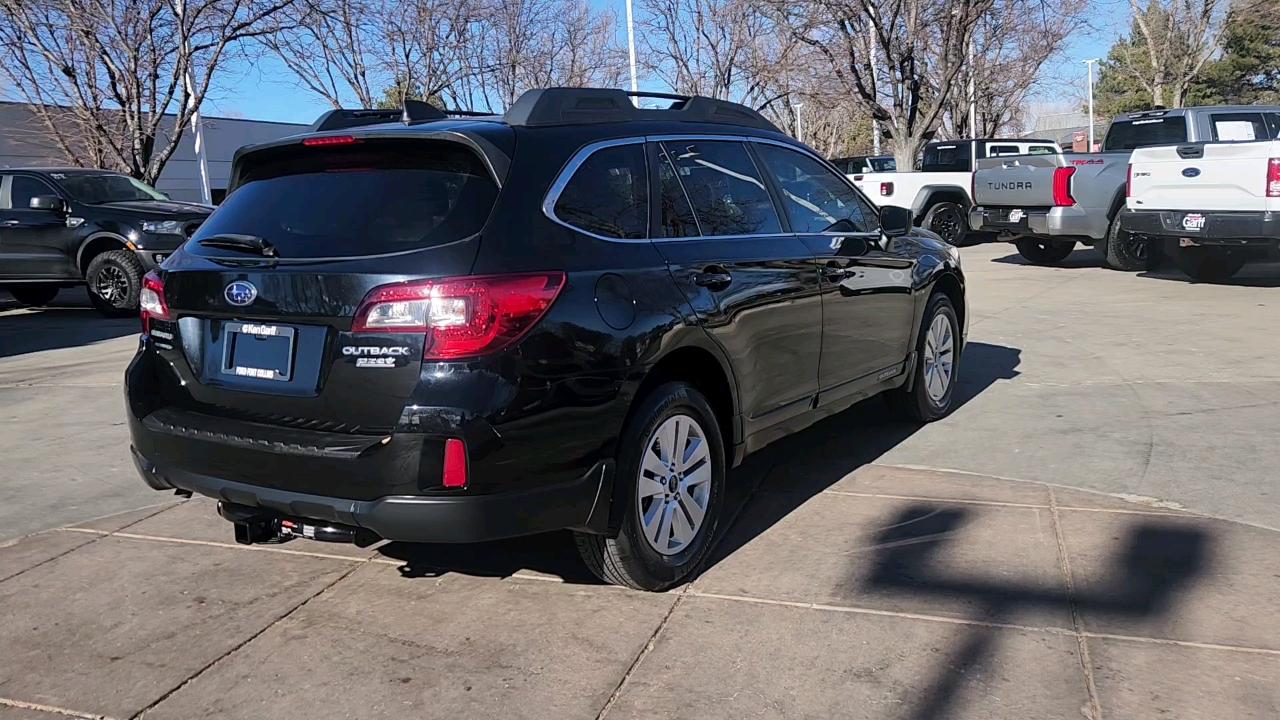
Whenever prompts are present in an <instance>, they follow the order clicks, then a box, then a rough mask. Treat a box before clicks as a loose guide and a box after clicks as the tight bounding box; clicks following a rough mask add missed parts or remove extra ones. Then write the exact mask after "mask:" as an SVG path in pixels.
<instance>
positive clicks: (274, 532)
mask: <svg viewBox="0 0 1280 720" xmlns="http://www.w3.org/2000/svg"><path fill="white" fill-rule="evenodd" d="M218 514H219V515H221V516H222V517H224V518H226V519H227V520H230V521H231V524H232V526H233V527H234V528H235V537H236V542H237V543H240V544H241V545H256V544H278V543H284V542H289V541H290V540H292V539H294V538H306V539H308V540H319V541H321V542H335V543H352V544H354V545H356V546H357V547H369V546H370V545H373V544H374V543H377V542H378V541H379V540H381V538H379V537H378V536H377V534H375V533H374V532H373V531H371V530H366V529H364V528H358V527H351V526H350V525H341V524H338V523H317V522H314V521H309V520H303V519H300V518H289V517H281V516H279V515H275V514H273V513H271V512H269V511H264V510H262V509H261V508H253V507H247V506H244V505H235V504H233V503H227V502H220V503H218Z"/></svg>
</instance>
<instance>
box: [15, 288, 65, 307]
mask: <svg viewBox="0 0 1280 720" xmlns="http://www.w3.org/2000/svg"><path fill="white" fill-rule="evenodd" d="M6 289H7V290H8V291H9V294H10V295H12V296H13V299H14V300H17V301H18V304H19V305H21V306H23V307H44V306H45V305H48V304H49V303H51V302H53V299H54V298H56V297H58V286H57V285H10V286H9V287H8V288H6Z"/></svg>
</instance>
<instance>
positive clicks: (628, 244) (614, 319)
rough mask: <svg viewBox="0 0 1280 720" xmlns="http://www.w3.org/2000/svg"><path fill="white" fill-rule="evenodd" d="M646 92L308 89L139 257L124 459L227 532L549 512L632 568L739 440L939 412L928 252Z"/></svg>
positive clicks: (652, 580)
mask: <svg viewBox="0 0 1280 720" xmlns="http://www.w3.org/2000/svg"><path fill="white" fill-rule="evenodd" d="M668 99H669V100H672V101H673V102H672V104H671V106H670V107H669V108H667V109H661V110H654V109H641V108H638V107H636V106H635V105H634V104H633V102H632V99H631V98H630V97H629V96H628V93H624V92H622V91H620V90H602V89H547V90H538V91H531V92H528V93H526V94H525V95H523V96H522V97H521V98H520V99H519V100H518V101H517V102H516V103H515V104H514V105H513V106H512V108H511V109H510V110H509V111H508V112H507V113H506V114H505V115H502V116H483V117H472V116H464V117H456V118H455V117H449V116H448V115H447V114H446V113H443V112H441V111H439V110H437V109H435V108H434V107H431V106H429V105H425V104H421V103H410V104H408V106H407V107H406V108H405V109H404V110H403V111H396V112H394V113H391V112H388V111H365V110H360V111H350V110H346V111H343V110H335V111H332V112H330V113H328V114H326V115H325V116H323V117H322V118H321V119H320V120H318V121H317V122H316V124H315V125H314V126H313V127H312V128H311V129H310V131H309V132H307V133H305V134H303V135H300V136H297V137H292V138H286V139H283V140H279V141H275V142H271V143H267V144H263V145H255V146H251V147H246V148H243V149H241V150H240V151H239V152H237V153H236V156H235V160H234V166H233V170H232V177H231V188H232V190H231V192H230V193H229V195H228V197H227V199H226V201H225V202H224V203H223V204H222V205H221V207H219V208H218V210H217V211H216V212H215V213H214V214H213V215H212V216H211V217H210V218H209V219H208V220H207V221H206V222H205V223H204V224H203V225H202V226H201V227H200V229H199V230H198V231H197V232H196V233H195V235H194V236H193V237H192V238H191V239H190V240H188V241H187V243H186V244H185V245H184V246H183V247H182V248H181V249H180V250H179V251H178V252H176V253H175V254H174V255H173V256H171V257H170V258H169V259H168V260H167V261H166V262H165V263H164V265H163V266H162V268H161V269H160V271H159V272H157V273H152V274H150V275H148V277H147V278H146V280H145V284H144V288H143V293H142V315H143V335H142V337H141V343H140V347H139V351H138V354H137V356H136V357H135V358H134V360H133V362H132V364H131V365H130V366H129V369H128V373H127V378H126V381H127V393H128V412H129V424H130V430H131V432H132V436H133V457H134V460H135V462H136V463H137V466H138V469H139V471H140V472H141V474H142V477H143V478H144V479H145V480H146V482H147V483H148V484H149V485H151V486H152V487H154V488H156V489H177V490H178V491H179V492H180V493H183V494H185V493H187V492H196V493H201V494H204V495H208V496H210V497H214V498H217V499H218V500H220V501H221V502H220V503H219V512H220V514H221V515H222V516H223V517H225V518H227V519H228V520H231V521H232V522H233V523H235V536H236V539H237V540H238V541H240V542H245V543H253V542H267V541H279V540H280V539H282V538H288V537H295V536H300V537H308V538H315V539H320V540H334V541H350V542H356V543H360V544H365V543H371V542H375V541H377V540H379V539H388V540H398V541H409V542H442V543H466V542H476V541H482V540H489V539H496V538H504V537H511V536H516V535H524V534H530V533H537V532H543V531H550V530H559V529H566V528H567V529H570V530H572V531H573V532H574V534H575V536H576V537H577V542H578V546H579V548H580V550H581V553H582V556H583V558H584V559H585V561H586V563H587V564H588V565H589V566H590V567H591V568H592V569H593V570H594V571H595V572H596V573H597V574H599V575H600V577H602V578H604V579H605V580H608V581H611V582H614V583H620V584H624V585H629V586H632V587H636V588H642V589H648V590H660V589H663V588H667V587H670V586H671V585H673V584H675V583H678V582H680V581H681V580H682V579H684V578H686V577H688V576H689V575H690V573H692V572H693V571H695V569H696V568H697V567H698V565H699V562H700V561H701V560H702V559H703V557H704V556H705V554H706V552H707V550H708V547H709V544H710V541H711V539H712V536H713V534H714V531H715V529H716V522H717V518H718V516H719V514H720V510H721V504H722V497H723V493H724V484H725V471H726V470H727V469H728V468H729V467H732V466H734V465H736V464H737V463H739V462H740V461H741V460H742V458H743V457H744V456H745V455H747V454H748V453H750V452H753V451H755V450H758V449H760V448H761V447H763V446H764V445H766V444H767V443H769V442H771V441H773V440H776V439H778V438H781V437H783V436H785V435H788V434H790V433H793V432H796V431H797V430H799V429H801V428H803V427H805V426H807V425H809V424H811V423H813V422H814V421H816V420H817V419H819V418H821V417H824V416H827V415H830V414H832V413H836V412H840V411H841V410H843V409H845V408H847V407H848V406H850V405H851V404H853V403H854V402H857V401H859V400H862V399H864V398H867V397H869V396H872V395H875V394H877V393H880V392H888V393H889V395H890V398H891V400H892V404H893V405H894V406H895V407H897V408H899V409H900V410H901V411H902V412H904V413H905V414H906V415H907V416H909V417H910V418H914V419H915V420H916V421H929V420H934V419H936V418H939V417H942V416H943V415H945V414H946V413H947V412H948V411H949V410H950V409H951V406H952V401H953V393H954V391H955V379H956V372H957V368H958V361H959V357H960V353H961V350H962V348H963V346H964V337H965V328H966V327H967V324H966V313H965V309H966V303H965V291H964V277H963V275H962V273H961V270H960V265H959V260H958V255H957V252H956V251H955V250H954V249H952V248H949V247H947V246H946V245H945V244H943V243H941V242H940V241H939V240H938V239H937V238H936V237H935V236H932V235H930V234H929V233H927V232H924V231H920V230H913V229H912V228H911V226H910V218H909V215H908V214H907V212H906V211H904V210H900V209H898V208H892V207H886V208H883V209H881V210H879V211H878V212H877V211H876V210H875V208H874V206H872V205H871V204H870V203H869V202H868V201H867V200H866V199H865V198H864V197H863V196H862V195H861V194H860V193H859V192H858V190H857V189H856V188H854V187H853V186H852V185H850V184H849V182H848V181H847V180H846V179H845V178H844V176H843V175H841V174H840V173H839V172H837V171H836V170H835V169H834V168H833V167H831V166H830V164H828V163H827V162H826V161H825V160H823V159H822V158H821V157H819V156H818V155H817V154H815V153H814V152H813V151H811V150H810V149H809V148H807V147H806V146H804V145H802V144H800V143H798V142H796V141H795V140H793V139H791V138H789V137H787V136H785V135H783V134H782V133H781V132H779V131H778V130H777V128H775V127H774V126H773V125H772V124H770V123H769V122H768V121H767V120H766V119H765V118H763V117H762V116H761V115H760V114H758V113H757V112H755V111H753V110H750V109H748V108H745V107H743V106H740V105H736V104H732V103H727V102H719V101H715V100H710V99H707V98H703V97H679V98H674V97H668Z"/></svg>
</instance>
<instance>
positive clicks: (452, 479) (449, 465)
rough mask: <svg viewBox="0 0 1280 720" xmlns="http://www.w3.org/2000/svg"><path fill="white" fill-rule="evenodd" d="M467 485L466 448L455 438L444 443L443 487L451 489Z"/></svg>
mask: <svg viewBox="0 0 1280 720" xmlns="http://www.w3.org/2000/svg"><path fill="white" fill-rule="evenodd" d="M466 485H467V446H466V445H463V444H462V441H461V440H459V439H457V438H449V439H448V440H445V441H444V486H445V487H451V488H460V487H466Z"/></svg>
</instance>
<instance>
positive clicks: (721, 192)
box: [650, 139, 822, 436]
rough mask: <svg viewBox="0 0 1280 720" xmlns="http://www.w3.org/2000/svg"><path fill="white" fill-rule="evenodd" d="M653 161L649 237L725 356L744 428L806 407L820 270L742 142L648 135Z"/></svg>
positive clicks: (815, 349)
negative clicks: (784, 220) (786, 224)
mask: <svg viewBox="0 0 1280 720" xmlns="http://www.w3.org/2000/svg"><path fill="white" fill-rule="evenodd" d="M650 162H651V163H652V165H653V166H654V167H656V168H657V169H658V171H657V172H655V173H653V177H654V196H655V197H658V198H660V202H659V203H657V205H656V207H655V211H654V212H655V217H654V222H653V225H654V227H655V228H656V229H657V230H656V232H654V233H653V235H654V242H655V245H656V246H657V247H658V249H659V251H660V252H661V253H662V255H663V256H664V257H665V258H666V261H667V264H668V266H669V268H670V270H671V275H672V277H673V278H674V279H675V281H676V284H677V285H678V286H679V287H680V289H681V291H683V293H684V295H685V297H686V298H687V299H688V300H689V304H690V305H691V306H692V309H693V311H694V312H695V313H696V314H697V317H698V319H699V321H700V322H701V323H702V326H703V327H704V328H705V329H706V331H707V332H708V333H709V334H710V335H711V337H712V338H713V339H714V340H715V341H716V342H717V343H718V344H719V345H720V346H721V347H722V348H723V349H724V351H725V355H726V356H727V357H728V358H729V362H730V363H731V365H732V370H733V374H734V378H735V380H736V383H737V387H738V396H739V404H740V411H741V413H742V415H743V418H744V436H746V435H751V434H752V433H755V432H758V431H760V430H763V429H765V428H768V427H770V426H773V425H776V424H778V423H781V422H785V421H786V420H788V419H790V418H793V417H795V416H797V415H800V414H802V413H804V412H806V411H807V410H809V409H810V407H811V402H812V399H813V396H814V395H815V393H817V390H818V362H819V358H820V356H821V347H822V304H821V302H822V301H821V298H820V297H819V296H818V292H819V283H818V273H817V270H816V268H815V266H814V259H813V254H812V253H810V252H809V250H808V248H807V247H806V245H805V243H804V242H802V241H801V240H800V239H799V238H797V237H796V236H795V235H793V234H789V233H784V232H783V229H782V224H781V222H780V220H779V218H778V213H777V208H776V207H775V205H774V203H773V199H772V197H771V196H770V194H769V192H768V190H767V189H766V186H765V184H764V181H763V179H762V178H761V176H760V173H759V171H758V170H757V169H756V166H755V163H754V161H753V160H752V158H751V155H750V153H749V152H748V151H747V148H746V146H745V145H744V144H743V143H742V142H739V141H736V140H735V141H730V140H711V139H667V140H663V141H661V142H652V143H650Z"/></svg>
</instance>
